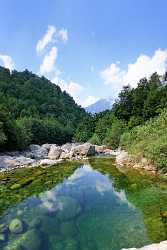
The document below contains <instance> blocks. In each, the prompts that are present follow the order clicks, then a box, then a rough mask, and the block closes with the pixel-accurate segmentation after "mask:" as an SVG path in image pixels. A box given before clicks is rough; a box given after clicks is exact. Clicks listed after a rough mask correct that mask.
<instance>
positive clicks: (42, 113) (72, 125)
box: [0, 67, 88, 150]
mask: <svg viewBox="0 0 167 250" xmlns="http://www.w3.org/2000/svg"><path fill="white" fill-rule="evenodd" d="M87 116H88V114H87V113H86V112H85V110H84V109H83V108H81V107H80V106H78V105H77V104H76V103H75V101H74V100H73V98H72V97H71V96H70V95H69V94H68V93H66V92H65V91H62V90H61V89H60V87H59V86H58V85H56V84H54V83H52V82H50V81H49V80H48V79H46V78H45V77H39V76H37V75H35V74H33V73H31V72H29V71H28V70H25V71H23V72H18V71H16V70H14V71H12V72H10V71H9V70H8V69H6V68H3V67H0V149H2V150H3V149H4V148H5V149H9V148H13V147H15V148H16V147H18V148H23V147H25V146H27V145H28V144H30V143H34V144H43V143H58V144H61V143H64V142H66V141H70V140H71V139H72V137H73V134H74V132H75V129H76V127H77V125H78V123H80V122H81V121H82V120H83V119H84V118H86V117H87Z"/></svg>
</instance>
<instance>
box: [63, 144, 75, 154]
mask: <svg viewBox="0 0 167 250" xmlns="http://www.w3.org/2000/svg"><path fill="white" fill-rule="evenodd" d="M72 146H73V144H72V143H66V144H64V145H62V146H61V149H62V151H63V152H65V153H69V152H70V151H71V148H72Z"/></svg>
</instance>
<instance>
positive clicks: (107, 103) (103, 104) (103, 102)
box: [85, 97, 114, 114]
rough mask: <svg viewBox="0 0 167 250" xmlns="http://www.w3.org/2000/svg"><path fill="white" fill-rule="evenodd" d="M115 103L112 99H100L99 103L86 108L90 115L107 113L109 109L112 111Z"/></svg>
mask: <svg viewBox="0 0 167 250" xmlns="http://www.w3.org/2000/svg"><path fill="white" fill-rule="evenodd" d="M113 103H114V100H113V99H112V98H111V97H109V98H104V99H100V100H98V101H97V102H95V103H93V104H91V105H89V106H88V107H86V108H85V110H86V111H87V112H89V113H92V114H95V113H99V112H102V111H105V110H107V109H111V108H112V105H113Z"/></svg>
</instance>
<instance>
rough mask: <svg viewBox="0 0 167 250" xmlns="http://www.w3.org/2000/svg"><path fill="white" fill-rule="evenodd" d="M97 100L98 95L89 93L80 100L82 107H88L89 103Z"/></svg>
mask: <svg viewBox="0 0 167 250" xmlns="http://www.w3.org/2000/svg"><path fill="white" fill-rule="evenodd" d="M98 100H99V98H98V97H95V96H92V95H89V96H87V97H86V98H85V99H84V100H82V101H80V104H81V106H82V107H88V106H89V105H91V104H93V103H95V102H97V101H98Z"/></svg>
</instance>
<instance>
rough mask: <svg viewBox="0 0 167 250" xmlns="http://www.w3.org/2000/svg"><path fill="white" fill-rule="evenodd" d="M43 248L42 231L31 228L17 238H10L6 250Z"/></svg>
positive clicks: (35, 249) (36, 249)
mask: <svg viewBox="0 0 167 250" xmlns="http://www.w3.org/2000/svg"><path fill="white" fill-rule="evenodd" d="M38 249H41V238H40V233H39V232H38V231H37V230H35V229H31V230H29V231H27V232H26V233H24V234H22V235H21V236H20V237H17V238H16V239H15V240H10V241H9V242H8V244H7V246H6V247H5V248H4V250H38Z"/></svg>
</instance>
